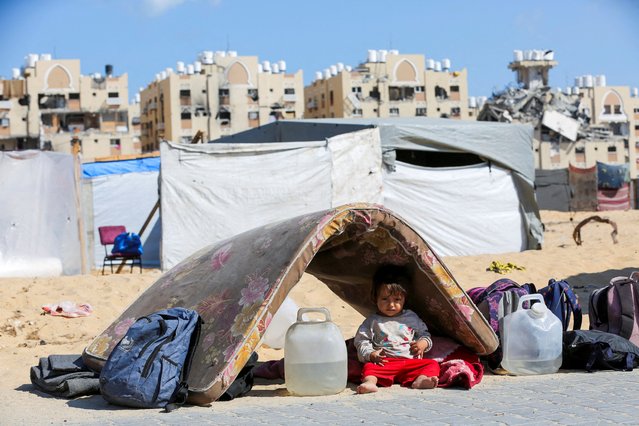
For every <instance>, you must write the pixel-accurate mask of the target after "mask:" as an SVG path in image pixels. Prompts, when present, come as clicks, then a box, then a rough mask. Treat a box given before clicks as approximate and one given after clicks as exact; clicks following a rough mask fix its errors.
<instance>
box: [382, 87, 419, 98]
mask: <svg viewBox="0 0 639 426" xmlns="http://www.w3.org/2000/svg"><path fill="white" fill-rule="evenodd" d="M414 96H415V88H414V87H389V88H388V99H389V100H391V101H405V100H411V99H413V97H414Z"/></svg>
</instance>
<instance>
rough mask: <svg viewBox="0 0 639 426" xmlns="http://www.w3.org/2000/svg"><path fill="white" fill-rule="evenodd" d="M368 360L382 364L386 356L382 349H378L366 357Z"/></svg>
mask: <svg viewBox="0 0 639 426" xmlns="http://www.w3.org/2000/svg"><path fill="white" fill-rule="evenodd" d="M368 360H369V361H370V362H372V363H373V364H377V365H384V364H385V363H386V357H385V356H384V349H379V350H377V351H375V352H373V353H371V355H370V356H369V357H368Z"/></svg>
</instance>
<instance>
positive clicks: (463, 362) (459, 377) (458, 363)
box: [437, 346, 484, 389]
mask: <svg viewBox="0 0 639 426" xmlns="http://www.w3.org/2000/svg"><path fill="white" fill-rule="evenodd" d="M439 366H440V373H439V384H438V385H437V386H439V387H442V388H447V387H451V386H458V387H462V388H464V389H471V388H472V387H473V386H475V385H476V384H477V383H479V382H481V379H482V378H483V377H484V366H483V365H482V363H481V361H480V360H479V357H478V356H477V354H475V353H473V352H471V351H470V350H468V349H467V348H466V347H464V346H459V347H458V348H457V350H455V351H454V352H453V353H451V354H450V355H448V356H446V358H444V360H443V361H441V362H440V363H439Z"/></svg>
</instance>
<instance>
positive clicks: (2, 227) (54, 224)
mask: <svg viewBox="0 0 639 426" xmlns="http://www.w3.org/2000/svg"><path fill="white" fill-rule="evenodd" d="M0 182H1V184H0V206H2V208H1V209H0V276H8V277H15V276H54V275H60V274H64V275H73V274H79V273H80V272H81V269H82V257H81V248H80V238H79V232H78V228H79V224H78V215H77V211H78V207H77V205H76V196H75V178H74V160H73V156H71V155H68V154H61V153H55V152H46V151H35V150H29V151H19V152H0Z"/></svg>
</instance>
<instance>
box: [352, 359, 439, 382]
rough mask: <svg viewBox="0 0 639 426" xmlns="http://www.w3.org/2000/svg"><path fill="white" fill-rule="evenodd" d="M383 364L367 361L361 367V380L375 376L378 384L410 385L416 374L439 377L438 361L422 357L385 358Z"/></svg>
mask: <svg viewBox="0 0 639 426" xmlns="http://www.w3.org/2000/svg"><path fill="white" fill-rule="evenodd" d="M385 361H386V362H385V363H384V365H377V364H373V363H372V362H367V363H366V364H364V367H363V368H362V376H361V377H362V380H363V379H364V377H366V376H375V377H377V384H378V385H379V386H392V385H393V383H399V384H401V385H402V386H404V387H410V385H412V384H413V382H414V381H415V379H416V378H417V377H418V376H426V377H439V363H438V362H437V361H435V360H432V359H428V358H424V359H421V358H419V359H415V358H386V359H385Z"/></svg>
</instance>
